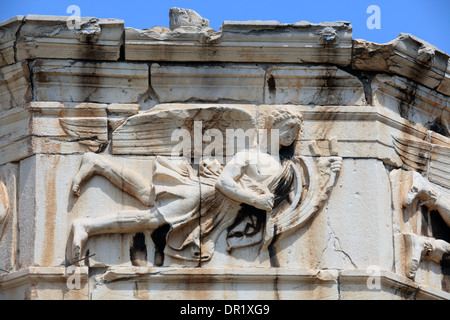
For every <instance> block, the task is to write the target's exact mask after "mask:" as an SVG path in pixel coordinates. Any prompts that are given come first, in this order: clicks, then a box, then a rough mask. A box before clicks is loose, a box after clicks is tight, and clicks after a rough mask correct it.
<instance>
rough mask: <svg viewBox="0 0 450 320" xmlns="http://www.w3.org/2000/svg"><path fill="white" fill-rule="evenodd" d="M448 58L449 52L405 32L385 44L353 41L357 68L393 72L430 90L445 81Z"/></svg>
mask: <svg viewBox="0 0 450 320" xmlns="http://www.w3.org/2000/svg"><path fill="white" fill-rule="evenodd" d="M448 59H449V56H448V54H446V53H444V52H442V51H441V50H439V49H437V48H436V47H434V46H433V45H431V44H429V43H427V42H425V41H423V40H421V39H419V38H417V37H415V36H413V35H410V34H406V33H401V34H400V35H399V36H398V38H397V39H394V40H392V41H391V42H388V43H385V44H377V43H373V42H368V41H364V40H359V39H356V40H354V41H353V57H352V67H353V68H354V69H356V70H364V71H378V72H386V73H393V74H396V75H399V76H404V77H407V78H410V79H413V80H414V81H416V82H418V83H420V84H422V85H424V86H426V87H428V88H431V89H436V88H437V87H438V86H439V85H440V83H441V81H442V80H443V78H444V75H445V73H446V69H447V64H448ZM438 91H439V89H438ZM443 93H445V92H443ZM447 94H448V92H447Z"/></svg>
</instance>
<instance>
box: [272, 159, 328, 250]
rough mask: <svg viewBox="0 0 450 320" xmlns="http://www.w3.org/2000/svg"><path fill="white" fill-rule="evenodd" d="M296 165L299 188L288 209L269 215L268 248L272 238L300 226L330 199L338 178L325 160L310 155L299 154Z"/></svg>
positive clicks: (278, 210) (280, 209)
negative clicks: (301, 155)
mask: <svg viewBox="0 0 450 320" xmlns="http://www.w3.org/2000/svg"><path fill="white" fill-rule="evenodd" d="M297 159H298V161H296V164H293V167H294V170H295V171H294V172H295V181H294V183H295V184H296V190H295V195H294V197H293V200H292V203H291V204H290V206H289V207H288V208H283V207H279V208H277V210H276V211H275V212H272V213H271V216H270V217H268V219H267V221H268V223H267V228H266V234H265V239H264V246H265V248H267V247H268V246H269V245H270V243H271V241H272V239H273V237H275V236H276V235H278V234H281V233H283V232H286V231H288V230H290V229H292V228H298V227H301V226H302V225H303V224H304V223H305V222H307V221H308V220H309V219H310V218H311V217H312V216H313V215H314V214H315V213H317V212H318V211H319V210H320V208H321V207H322V205H323V204H324V203H325V202H326V201H327V199H328V197H329V194H330V191H331V189H332V187H333V185H334V182H335V180H336V172H332V171H331V170H329V167H327V165H326V164H325V163H326V162H325V161H326V159H327V158H326V157H324V158H323V160H324V162H319V163H316V162H317V159H314V158H313V159H311V158H309V157H297Z"/></svg>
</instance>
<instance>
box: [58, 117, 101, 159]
mask: <svg viewBox="0 0 450 320" xmlns="http://www.w3.org/2000/svg"><path fill="white" fill-rule="evenodd" d="M59 123H60V124H61V127H62V128H63V129H64V131H65V132H66V134H67V136H68V137H69V138H71V139H72V141H77V142H78V143H79V144H81V145H83V146H85V147H86V148H87V150H88V151H91V152H97V151H99V150H100V149H102V147H103V146H105V145H106V144H107V143H108V124H107V120H106V118H86V117H76V118H61V119H59Z"/></svg>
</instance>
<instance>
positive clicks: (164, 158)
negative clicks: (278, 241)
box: [71, 105, 342, 263]
mask: <svg viewBox="0 0 450 320" xmlns="http://www.w3.org/2000/svg"><path fill="white" fill-rule="evenodd" d="M266 118H267V119H265V121H263V123H265V124H266V129H267V131H269V132H277V133H278V134H277V135H276V138H271V139H267V141H266V142H265V143H262V140H261V137H260V136H259V135H258V134H257V132H259V131H258V130H255V129H256V127H257V126H256V120H255V119H254V117H253V116H252V114H250V113H249V112H247V111H245V110H243V109H240V108H235V107H228V106H213V107H211V106H207V105H206V106H197V107H194V108H188V107H184V108H182V109H176V108H173V107H171V108H170V109H164V108H163V109H158V110H150V111H147V112H143V113H140V114H138V115H135V116H132V117H130V118H128V119H127V121H125V122H124V123H123V124H122V125H121V126H120V127H118V128H117V129H116V130H115V131H114V133H113V134H112V142H111V143H112V153H113V154H140V155H154V156H155V160H154V161H153V170H152V179H151V181H147V180H145V179H143V178H142V177H141V176H140V175H139V174H138V173H137V172H135V171H133V170H131V169H129V168H126V167H123V166H122V165H119V164H117V163H115V162H114V161H113V160H111V157H104V156H102V155H99V154H95V153H86V154H85V155H84V156H83V158H82V161H81V165H80V169H79V171H78V173H77V174H76V176H75V177H74V179H73V187H72V191H73V193H74V194H75V195H76V196H80V190H81V186H82V184H83V183H84V182H85V181H87V180H88V179H89V178H90V177H92V176H93V175H102V176H104V177H105V178H107V179H108V180H109V181H110V182H111V183H113V184H114V185H116V186H117V187H119V188H120V189H122V190H123V191H125V192H127V193H129V194H131V195H132V196H134V197H135V198H137V199H138V200H140V201H141V202H142V203H143V204H144V205H145V206H146V207H147V208H148V209H147V210H142V211H139V210H129V211H120V212H118V213H115V214H113V215H110V216H104V217H98V218H84V219H78V220H76V221H74V223H73V226H72V241H71V250H72V259H73V260H77V259H79V258H80V254H81V251H82V250H83V248H84V246H85V243H86V241H87V239H88V237H90V236H93V235H97V234H105V233H128V232H137V231H143V230H156V229H158V228H161V227H162V226H165V225H169V227H170V228H169V231H168V233H167V235H166V248H165V254H167V255H169V256H172V257H175V258H178V259H182V260H189V261H196V262H199V263H201V262H205V261H208V260H210V259H211V257H212V255H213V253H214V248H215V244H216V240H217V239H218V237H219V235H220V234H221V233H222V232H225V231H226V232H227V243H228V246H229V248H228V249H229V251H231V250H232V249H233V248H238V247H243V246H250V245H254V244H257V243H263V244H264V246H265V247H267V246H268V245H269V244H270V243H271V242H272V241H273V239H274V238H275V237H276V236H277V235H278V234H280V233H282V232H285V231H286V230H289V229H291V228H294V227H298V226H300V225H302V224H303V223H304V222H305V221H307V219H309V218H310V217H311V216H312V215H313V214H314V213H316V212H317V211H318V210H319V208H320V206H321V205H322V204H323V202H324V200H326V197H327V195H328V193H329V191H330V188H331V187H332V185H333V183H334V180H335V178H336V173H337V172H339V170H340V168H341V163H342V161H341V160H342V159H341V158H340V157H337V156H332V157H319V159H320V160H314V161H313V160H311V159H306V158H305V157H298V156H295V155H294V152H293V150H294V144H295V141H296V140H297V139H298V136H299V134H300V129H301V125H302V121H303V119H302V115H301V114H300V113H299V112H297V111H296V109H295V107H278V108H275V109H274V110H273V111H272V112H271V113H270V114H268V115H267V117H266ZM233 130H240V131H239V132H240V133H243V134H244V136H245V137H246V138H248V140H249V143H248V144H244V145H242V146H241V147H240V148H239V147H236V146H235V145H234V144H233V143H230V142H232V141H234V139H235V137H236V136H235V135H234V136H232V138H230V137H228V133H229V132H230V131H233ZM196 131H197V132H196ZM175 132H177V133H180V134H181V135H180V136H181V137H184V138H186V137H187V138H186V139H187V141H183V142H182V143H181V145H182V146H184V147H183V148H178V146H180V142H179V140H178V139H173V138H174V133H175ZM199 133H200V137H202V138H201V139H203V140H208V141H211V137H215V141H214V143H212V144H213V145H214V146H215V148H211V145H206V146H203V145H202V143H200V144H199V143H198V141H197V140H196V139H195V138H196V137H197V136H198V135H199ZM221 136H225V137H226V138H225V139H220V137H221ZM208 137H209V138H208ZM271 137H272V136H271ZM206 138H208V139H206ZM241 138H242V136H241ZM191 139H192V140H191ZM183 140H184V139H183ZM199 145H200V147H199ZM274 146H276V147H277V148H276V150H275V149H274V150H272V149H273V148H274ZM199 148H200V149H199ZM174 150H175V153H174ZM268 150H272V151H268ZM205 154H207V155H208V157H204V156H201V155H205ZM224 155H225V156H230V155H231V156H230V157H229V158H227V161H225V162H223V161H221V160H222V156H224ZM198 156H200V160H199V162H198V163H197V164H198V166H196V165H195V163H194V164H192V162H191V158H195V157H198Z"/></svg>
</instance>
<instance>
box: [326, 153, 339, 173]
mask: <svg viewBox="0 0 450 320" xmlns="http://www.w3.org/2000/svg"><path fill="white" fill-rule="evenodd" d="M328 161H329V163H330V168H331V171H332V172H339V171H341V167H342V158H341V157H330V159H329V160H328Z"/></svg>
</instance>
